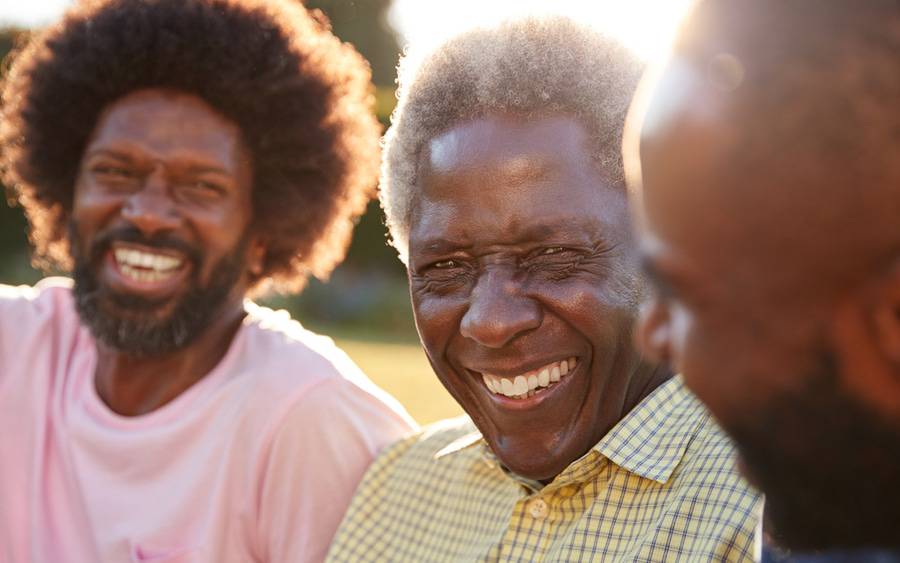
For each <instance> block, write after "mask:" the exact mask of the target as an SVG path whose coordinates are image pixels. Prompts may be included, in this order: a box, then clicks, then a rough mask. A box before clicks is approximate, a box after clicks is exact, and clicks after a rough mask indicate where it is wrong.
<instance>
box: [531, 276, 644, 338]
mask: <svg viewBox="0 0 900 563" xmlns="http://www.w3.org/2000/svg"><path fill="white" fill-rule="evenodd" d="M539 299H540V300H541V301H542V303H543V306H544V308H545V310H547V311H549V312H551V313H552V314H554V315H556V316H558V317H560V318H561V319H562V320H563V321H564V322H565V323H566V324H568V325H570V326H571V327H572V328H574V329H575V330H577V331H578V332H579V333H581V334H582V335H583V336H584V337H586V338H587V339H589V340H592V341H595V342H596V341H600V342H603V343H605V344H607V345H609V344H615V345H619V346H623V345H630V342H631V331H632V329H633V327H634V323H635V321H636V317H637V309H636V308H635V306H634V305H633V304H632V302H631V300H630V299H629V298H628V297H627V296H623V295H622V294H621V293H620V292H618V291H614V290H613V289H612V288H610V287H609V286H608V285H607V284H604V283H602V282H597V283H590V281H589V280H588V281H584V280H573V281H568V282H557V283H556V284H554V285H553V286H551V287H550V288H548V290H546V291H544V292H543V293H542V294H541V296H540V297H539Z"/></svg>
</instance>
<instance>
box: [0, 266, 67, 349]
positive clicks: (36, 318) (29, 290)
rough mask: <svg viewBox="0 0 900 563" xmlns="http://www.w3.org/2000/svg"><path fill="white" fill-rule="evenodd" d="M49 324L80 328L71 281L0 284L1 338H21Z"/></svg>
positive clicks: (51, 280) (55, 280)
mask: <svg viewBox="0 0 900 563" xmlns="http://www.w3.org/2000/svg"><path fill="white" fill-rule="evenodd" d="M52 323H57V324H61V325H63V326H71V327H73V328H76V327H78V326H79V323H78V316H77V314H76V312H75V307H74V305H73V303H72V280H69V279H67V278H56V277H53V278H46V279H43V280H41V281H40V282H38V283H37V284H36V285H34V286H27V285H19V286H11V285H2V284H0V335H2V336H5V337H7V338H9V337H12V336H14V335H19V336H22V337H24V336H25V335H28V334H30V333H32V332H33V330H34V329H35V328H38V327H45V326H48V325H50V324H52Z"/></svg>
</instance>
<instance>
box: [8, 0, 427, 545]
mask: <svg viewBox="0 0 900 563" xmlns="http://www.w3.org/2000/svg"><path fill="white" fill-rule="evenodd" d="M370 94H371V93H370V87H369V71H368V68H367V66H366V64H365V61H364V60H363V59H362V58H361V57H360V56H359V55H358V54H357V53H356V52H355V51H354V50H353V49H352V48H351V47H349V46H347V45H343V44H342V43H341V42H340V41H339V40H338V39H337V38H335V37H334V36H333V35H332V34H331V32H330V30H329V29H328V26H327V24H326V23H324V22H323V21H322V18H319V17H316V16H314V15H313V14H310V13H309V12H307V11H306V10H305V9H304V8H303V7H302V5H301V4H300V3H298V2H293V1H290V0H82V1H81V2H77V3H76V4H75V5H74V6H73V7H72V8H71V9H70V10H69V12H68V13H67V14H66V15H65V16H64V18H63V19H62V21H61V22H59V23H57V24H55V25H53V26H50V27H49V28H47V29H46V30H45V31H43V32H41V33H39V34H36V35H34V36H33V37H32V38H31V39H30V41H28V42H27V44H25V45H23V46H22V47H21V49H20V50H19V51H18V52H17V53H16V54H15V55H14V56H13V59H12V64H11V65H10V67H9V72H8V75H7V78H6V81H5V84H4V85H3V88H2V115H0V167H2V174H3V180H4V182H5V184H6V185H7V186H8V187H9V188H10V190H11V192H10V193H11V196H12V199H14V200H15V201H17V202H18V204H19V205H21V206H22V207H23V208H24V210H25V213H26V215H27V217H28V221H29V226H30V238H31V242H32V244H33V246H34V258H35V263H36V264H38V265H41V266H43V267H46V268H53V269H57V270H64V271H71V272H72V274H73V278H74V283H71V282H69V281H68V280H64V279H61V278H56V279H53V278H49V279H46V280H44V281H42V282H40V283H39V284H38V285H37V286H35V287H9V286H0V426H2V427H3V429H4V430H3V439H2V440H0V499H2V501H0V560H2V561H4V562H6V563H19V562H26V561H41V562H43V561H46V562H59V561H67V562H88V561H89V562H97V561H117V562H118V561H210V562H217V563H220V562H228V561H291V562H297V561H317V560H321V559H322V558H323V557H324V555H325V551H326V549H327V547H328V544H329V542H330V541H331V538H332V536H333V534H334V531H335V529H336V527H337V525H338V523H339V521H340V519H341V517H342V515H343V513H344V511H345V509H346V507H347V505H348V503H349V501H350V496H351V495H352V493H353V490H354V488H355V487H356V484H357V482H358V480H359V479H360V477H361V476H362V474H363V472H364V471H365V469H366V467H367V466H368V465H369V463H370V461H371V460H372V458H373V456H374V455H375V454H376V453H377V451H378V450H379V449H380V448H381V447H382V446H384V445H385V444H387V443H389V442H391V441H393V440H394V439H396V438H398V437H400V436H402V435H404V434H405V433H406V432H407V431H408V430H409V429H410V427H411V425H412V422H411V421H410V419H409V418H408V416H407V415H406V414H405V413H404V412H403V410H402V409H401V408H400V407H399V405H397V404H396V402H394V401H393V400H392V399H391V398H390V397H388V396H386V395H385V394H384V393H383V392H382V391H380V390H379V389H378V388H376V387H375V386H374V385H373V384H372V383H371V382H370V381H369V380H368V379H366V377H365V376H364V375H363V374H362V373H361V372H360V371H359V369H358V368H357V367H356V366H355V365H353V363H352V362H351V361H350V360H349V358H347V356H346V355H345V354H343V353H342V352H341V351H340V350H338V349H337V348H335V346H334V345H333V344H332V343H331V341H330V340H328V339H326V338H323V337H319V336H316V335H314V334H312V333H310V332H307V331H305V330H304V329H303V328H302V327H301V326H300V325H299V324H297V323H296V322H294V321H292V320H291V319H290V318H289V317H288V316H287V315H286V314H283V313H276V312H273V311H270V310H267V309H264V308H261V307H258V306H256V305H254V304H253V303H251V302H249V301H246V300H245V297H246V296H247V295H248V294H254V293H256V292H258V291H260V290H262V289H263V288H266V287H273V288H276V289H281V290H299V289H300V288H301V287H302V285H303V283H304V281H305V279H306V277H307V276H308V275H309V274H312V275H315V276H319V277H323V276H326V275H327V274H328V273H329V272H330V271H331V270H332V268H333V267H334V266H335V265H336V264H337V263H338V262H339V261H340V260H341V259H342V258H343V256H344V252H345V250H346V246H347V243H348V240H349V237H350V233H351V231H352V225H353V221H354V219H355V218H356V217H357V216H358V215H359V214H360V213H361V212H362V210H363V208H364V207H365V204H366V202H367V201H368V200H369V198H370V196H371V195H372V193H373V189H374V180H375V175H376V170H377V166H378V135H379V128H378V125H377V122H376V121H375V119H374V117H373V116H372V114H371V112H370V107H369V105H370V104H369V103H370V101H371V95H370Z"/></svg>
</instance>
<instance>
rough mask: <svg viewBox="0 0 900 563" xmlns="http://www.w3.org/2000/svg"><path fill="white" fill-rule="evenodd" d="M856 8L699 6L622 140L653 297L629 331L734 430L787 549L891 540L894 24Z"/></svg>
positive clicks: (895, 453) (897, 399)
mask: <svg viewBox="0 0 900 563" xmlns="http://www.w3.org/2000/svg"><path fill="white" fill-rule="evenodd" d="M857 8H860V6H859V5H856V4H853V5H852V6H851V4H850V3H846V2H845V3H840V2H825V3H821V4H816V3H810V2H806V3H804V2H802V1H801V2H795V3H784V2H782V3H778V2H768V1H762V2H759V3H725V2H723V3H716V2H708V3H706V4H705V5H704V6H703V7H701V8H700V9H699V10H698V11H697V12H696V13H695V14H694V16H693V18H692V20H691V22H689V25H688V26H687V28H686V31H684V32H683V37H682V38H681V39H680V41H679V42H678V44H677V45H676V49H675V52H674V55H673V57H672V58H671V60H670V61H669V62H668V64H667V65H666V66H665V67H664V68H663V69H662V71H661V72H660V74H659V76H658V77H656V78H654V79H651V80H650V81H648V82H647V83H646V84H645V85H644V87H643V88H642V90H641V93H640V94H639V95H638V98H637V100H638V101H637V102H636V103H635V105H634V106H633V109H632V116H631V118H630V121H629V130H628V133H627V136H626V141H625V152H626V157H627V167H628V172H629V174H628V176H629V187H630V188H631V190H632V192H633V194H634V196H635V204H636V205H635V209H638V215H639V216H638V221H637V222H638V224H639V225H640V233H641V236H640V238H641V242H640V245H641V250H642V254H643V263H644V266H645V270H646V272H647V274H648V277H649V279H650V280H651V281H652V283H653V286H654V287H655V291H654V292H653V295H652V296H651V298H650V299H649V301H648V303H647V304H646V306H645V308H644V310H643V312H642V316H641V322H640V324H639V328H638V335H637V339H638V341H639V342H640V344H641V346H642V348H643V349H644V350H645V351H646V352H647V353H648V354H649V355H651V356H652V357H655V358H657V359H659V360H666V361H670V362H671V363H672V364H673V365H674V366H675V367H676V368H677V369H678V370H679V371H681V372H682V373H683V374H684V377H685V381H686V383H687V384H688V386H689V387H690V388H691V389H692V390H693V391H694V392H695V393H696V394H697V395H698V396H699V397H700V398H701V399H702V400H703V401H704V402H705V403H706V404H707V405H708V406H709V408H710V410H711V411H712V412H713V414H714V415H715V416H716V417H717V418H718V420H719V422H720V423H721V424H722V426H723V427H724V428H725V429H726V431H728V432H729V433H730V434H731V435H732V437H734V438H735V440H736V442H737V445H738V449H739V451H740V454H741V458H742V463H743V470H744V472H745V473H746V474H747V476H748V477H749V478H750V479H751V481H754V482H755V483H756V484H757V485H758V486H759V487H760V488H761V489H762V490H763V491H764V492H765V493H767V501H766V516H767V519H768V525H769V526H770V528H769V531H770V532H771V533H772V535H773V536H775V538H776V539H777V540H778V541H779V542H781V543H782V544H783V545H785V546H787V547H790V548H796V549H823V548H829V547H857V546H868V545H882V546H897V542H898V539H897V538H900V529H898V525H897V522H900V513H898V509H897V507H898V505H900V492H898V487H897V482H898V479H900V361H898V360H900V354H898V353H900V338H898V335H900V267H898V266H900V256H898V254H897V248H898V243H900V240H898V237H897V234H896V233H897V231H896V217H897V211H898V202H900V198H898V196H900V194H898V193H897V188H896V186H898V185H900V183H898V182H900V174H898V167H897V165H896V159H895V158H888V157H887V155H889V154H893V155H894V156H896V154H897V153H896V151H897V149H898V147H897V137H896V133H895V132H896V130H897V119H896V112H895V111H894V110H895V109H896V108H893V109H888V108H889V107H890V106H891V104H890V103H886V102H885V101H884V100H890V99H893V100H896V95H894V96H893V97H892V96H891V95H890V94H887V93H886V92H883V91H882V88H884V89H885V90H886V91H887V92H889V91H890V89H891V88H893V89H894V92H895V94H896V90H897V86H896V80H895V81H894V83H893V84H891V82H890V80H891V78H890V77H891V76H896V67H895V66H892V65H891V64H890V61H891V59H892V58H893V63H894V64H895V63H896V58H895V57H896V52H897V51H896V50H895V48H891V47H889V45H891V44H893V45H895V46H896V45H897V44H898V37H900V33H898V29H900V26H898V25H897V24H898V20H897V14H896V11H895V10H896V8H895V7H894V8H893V9H892V8H891V5H889V4H888V3H882V4H878V3H877V2H872V3H871V4H866V7H865V9H860V10H857ZM879 9H882V11H881V12H879ZM801 21H802V22H804V25H806V28H804V29H806V30H807V31H804V32H802V33H794V32H790V33H788V32H787V30H788V29H791V30H796V29H798V24H799V22H801ZM769 37H777V38H778V40H776V41H769V40H768V39H764V38H769ZM823 38H825V40H823ZM890 52H893V57H892V56H890V55H888V56H885V55H880V54H879V53H890ZM809 53H815V56H809V55H808V54H809ZM880 60H883V61H885V63H884V64H882V63H880V62H879V61H880ZM783 69H789V72H788V71H785V72H783V73H782V70H783ZM773 92H774V93H776V94H777V95H775V96H773V95H772V93H773ZM773 99H777V104H774V105H770V104H772V100H773ZM848 100H851V101H853V102H855V103H853V104H851V105H849V106H848V105H847V101H848ZM880 104H881V105H880ZM891 131H894V133H891ZM638 157H639V161H638V160H637V158H638Z"/></svg>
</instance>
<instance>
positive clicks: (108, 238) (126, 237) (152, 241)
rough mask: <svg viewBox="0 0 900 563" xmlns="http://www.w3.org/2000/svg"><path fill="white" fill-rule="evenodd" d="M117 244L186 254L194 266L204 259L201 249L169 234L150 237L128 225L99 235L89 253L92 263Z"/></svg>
mask: <svg viewBox="0 0 900 563" xmlns="http://www.w3.org/2000/svg"><path fill="white" fill-rule="evenodd" d="M115 242H130V243H133V244H140V245H142V246H147V247H150V248H156V249H159V250H175V251H177V252H180V253H181V254H184V255H185V257H186V259H187V260H189V261H190V262H192V263H194V264H198V263H199V262H200V260H201V259H202V257H203V252H202V251H201V250H200V248H198V247H197V246H195V245H192V244H190V243H187V242H185V241H183V240H181V239H179V238H176V237H173V236H172V235H170V234H168V233H164V232H163V233H157V234H155V235H153V236H152V237H148V236H145V235H144V233H142V232H141V231H140V230H138V229H137V228H136V227H133V226H131V225H126V226H123V227H117V228H115V229H110V230H109V231H106V232H104V233H101V234H99V235H97V237H96V238H95V239H94V241H93V242H92V243H91V248H90V249H89V251H88V254H89V257H90V261H91V262H95V261H97V260H99V259H100V258H101V257H102V256H103V255H104V254H105V253H106V251H107V250H109V248H110V247H111V246H112V244H113V243H115Z"/></svg>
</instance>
